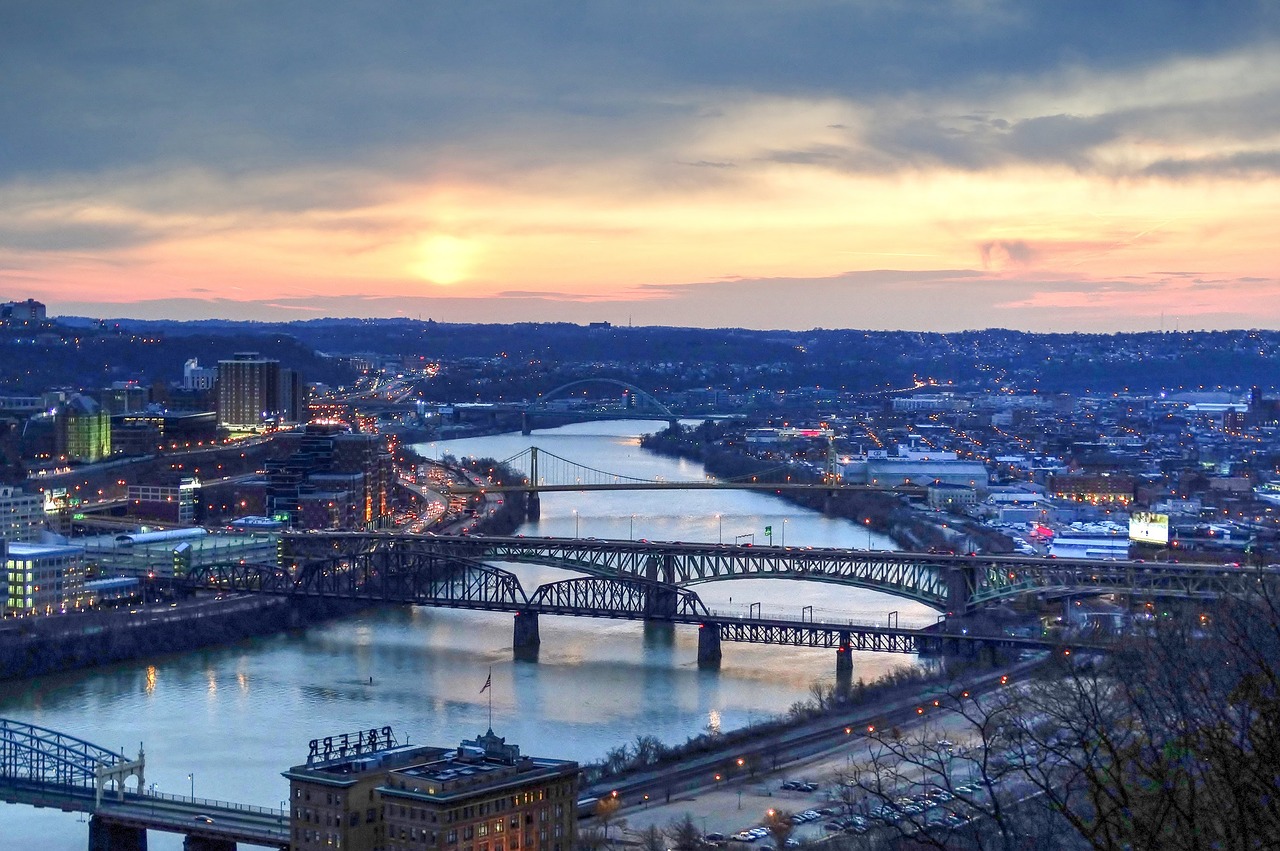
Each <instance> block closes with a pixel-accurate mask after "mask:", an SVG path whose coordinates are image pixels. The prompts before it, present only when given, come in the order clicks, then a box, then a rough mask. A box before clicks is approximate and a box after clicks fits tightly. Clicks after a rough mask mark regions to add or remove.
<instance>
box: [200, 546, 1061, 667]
mask: <svg viewBox="0 0 1280 851" xmlns="http://www.w3.org/2000/svg"><path fill="white" fill-rule="evenodd" d="M299 537H300V539H301V540H304V541H307V542H308V543H312V544H314V539H313V537H312V536H310V535H307V536H299ZM299 537H295V538H294V539H292V540H293V541H294V543H295V544H296V541H297V540H299ZM438 540H440V539H433V538H416V537H415V538H405V537H401V536H367V537H366V536H349V537H343V538H340V539H337V542H339V543H340V544H342V545H343V546H339V548H338V549H336V550H331V549H329V548H328V547H325V546H324V544H322V543H321V544H317V545H316V546H318V547H319V549H321V550H323V551H324V552H323V554H321V555H315V554H313V555H311V556H310V557H306V558H304V559H302V560H300V561H298V562H297V563H296V564H289V565H286V566H275V565H255V564H226V565H208V566H204V567H200V568H196V569H194V570H192V571H191V573H189V574H187V575H186V576H185V577H183V578H182V579H181V580H178V581H179V582H180V584H183V585H186V586H187V587H190V588H197V589H211V590H218V591H230V592H248V593H263V594H279V595H287V596H296V597H322V598H330V599H342V600H356V601H367V602H371V603H373V602H379V603H404V604H413V605H423V606H435V607H443V608H454V609H477V610H483V611H497V612H509V613H512V614H514V615H515V616H516V618H515V626H514V638H513V645H514V647H515V649H516V652H517V654H520V653H521V652H522V651H526V650H529V649H531V648H535V647H537V646H538V645H539V644H540V642H541V638H540V633H539V620H538V618H539V616H540V615H563V616H574V617H594V618H614V619H623V620H644V621H659V622H666V623H672V624H692V625H696V626H698V627H699V628H700V632H699V653H698V659H699V662H700V663H701V664H706V665H715V664H718V663H719V659H720V649H719V648H720V642H721V641H722V640H723V641H742V642H752V643H760V644H789V645H797V646H803V647H828V648H835V649H837V650H839V651H841V652H842V653H845V654H847V653H848V652H849V651H852V650H870V651H878V652H892V653H918V652H922V651H942V650H946V649H951V648H957V647H959V646H960V645H968V646H971V647H973V646H1010V647H1022V648H1039V647H1044V646H1046V645H1048V644H1051V643H1053V642H1049V641H1045V640H1042V639H1035V638H1018V637H1011V636H1002V635H983V634H979V633H976V632H974V633H969V634H955V633H949V632H944V631H937V630H930V629H926V630H921V629H913V628H908V627H898V626H896V625H894V626H889V625H875V624H866V623H855V622H853V621H846V622H832V621H817V620H814V619H813V618H812V614H811V612H812V610H811V609H809V610H807V611H806V612H805V613H802V615H801V617H800V618H797V619H788V618H778V617H764V616H763V614H762V613H759V612H758V611H756V610H753V611H752V613H751V615H749V616H746V617H744V616H741V615H735V614H723V613H718V612H713V611H710V610H709V609H708V608H707V607H706V605H705V604H703V602H702V600H701V599H700V598H699V597H698V595H697V594H696V593H695V592H694V591H692V590H690V589H689V588H686V587H682V586H680V585H677V584H674V583H671V582H664V581H661V580H659V579H654V578H651V577H648V576H643V575H638V574H632V575H626V574H622V575H618V574H614V575H609V576H600V575H598V576H583V577H579V578H574V579H565V580H561V581H558V582H550V583H547V584H545V585H541V586H539V587H538V588H536V589H534V591H533V593H526V592H525V590H524V588H523V587H522V585H521V584H520V580H519V577H517V576H516V575H515V574H513V573H510V572H509V571H506V570H503V569H501V568H499V567H495V566H492V565H489V564H486V563H484V562H483V561H481V560H479V559H477V558H474V557H471V556H467V555H459V554H457V553H453V552H441V551H439V550H436V549H433V548H432V547H431V546H430V544H431V543H433V542H435V541H438ZM450 540H452V539H450ZM459 540H462V541H466V540H468V539H466V538H461V539H459ZM513 540H515V539H513ZM355 541H363V542H364V543H365V544H367V545H368V546H365V547H363V548H362V547H360V546H352V543H353V542H355ZM294 555H295V556H296V555H297V554H296V553H294ZM539 563H553V562H549V561H542V562H539ZM556 563H558V562H556ZM562 566H563V565H562ZM648 572H649V573H653V572H654V571H652V570H650V571H648ZM754 575H758V574H754ZM840 661H841V660H840V658H839V657H838V658H837V663H838V664H837V670H838V671H839V670H840ZM848 667H849V670H850V671H851V670H852V662H851V661H850V662H849V664H848Z"/></svg>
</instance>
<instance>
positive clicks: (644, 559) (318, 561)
mask: <svg viewBox="0 0 1280 851" xmlns="http://www.w3.org/2000/svg"><path fill="white" fill-rule="evenodd" d="M281 556H282V564H283V565H285V567H286V568H287V569H289V570H291V571H298V570H301V569H303V568H306V569H308V570H311V569H315V568H319V569H321V570H323V569H325V568H326V567H331V568H334V569H345V568H344V566H358V567H365V568H368V567H370V566H374V565H392V564H394V565H396V566H397V568H398V569H401V570H410V569H411V568H413V567H414V566H416V565H430V564H434V563H437V562H439V561H440V560H441V559H443V560H446V561H448V560H459V561H462V562H466V563H470V564H486V563H489V562H516V563H526V564H540V565H546V566H550V567H558V568H563V569H566V570H571V571H575V572H578V573H584V574H587V575H590V576H597V577H604V578H610V579H625V578H642V579H647V580H649V581H651V582H661V583H665V584H667V585H673V586H679V587H689V586H694V585H697V584H699V583H703V582H715V581H724V580H733V579H743V578H778V579H789V580H798V581H810V582H827V583H832V584H836V585H845V586H853V587H858V588H868V589H871V590H874V591H881V592H884V593H887V594H891V595H893V596H897V597H903V598H906V599H910V600H915V601H917V602H920V603H923V604H925V605H927V606H931V607H933V608H935V609H937V610H938V611H940V612H944V613H948V614H953V615H962V614H967V613H971V612H973V611H975V610H977V609H979V608H980V607H982V606H985V605H987V604H989V603H994V602H998V601H1001V600H1006V599H1011V598H1014V597H1017V596H1020V595H1024V594H1036V595H1040V596H1042V597H1046V598H1054V597H1062V596H1077V595H1079V596H1086V595H1093V594H1120V595H1128V596H1137V597H1153V598H1161V599H1167V598H1182V599H1215V598H1217V597H1220V596H1224V595H1231V594H1240V593H1243V592H1247V591H1249V590H1252V589H1255V588H1257V587H1259V586H1260V585H1261V584H1262V583H1274V582H1276V580H1277V579H1280V569H1277V568H1275V567H1265V568H1238V567H1224V566H1221V565H1189V564H1165V563H1154V562H1152V563H1148V562H1137V561H1107V560H1096V559H1045V558H1026V557H1022V556H994V555H972V556H962V555H943V554H934V553H912V552H888V551H867V550H850V549H824V548H814V547H764V546H761V547H755V546H736V545H726V544H701V543H680V542H651V541H620V540H594V539H583V538H530V537H523V536H504V537H489V536H483V537H482V536H432V535H404V534H397V533H385V532H371V533H363V532H321V533H314V532H312V533H295V534H289V535H285V536H284V538H283V539H282V544H281Z"/></svg>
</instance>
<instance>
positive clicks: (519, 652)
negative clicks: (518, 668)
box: [511, 612, 542, 662]
mask: <svg viewBox="0 0 1280 851" xmlns="http://www.w3.org/2000/svg"><path fill="white" fill-rule="evenodd" d="M541 645H542V638H541V637H540V636H539V635H538V613H537V612H516V618H515V627H514V630H513V634H512V639H511V648H512V650H513V651H514V655H515V657H516V658H517V659H519V660H521V661H525V662H536V661H538V648H539V647H540V646H541Z"/></svg>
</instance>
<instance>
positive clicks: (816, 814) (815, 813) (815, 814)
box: [800, 810, 822, 821]
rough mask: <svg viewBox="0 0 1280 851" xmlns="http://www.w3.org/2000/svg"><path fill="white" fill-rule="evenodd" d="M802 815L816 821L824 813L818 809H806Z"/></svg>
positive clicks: (806, 818) (808, 819)
mask: <svg viewBox="0 0 1280 851" xmlns="http://www.w3.org/2000/svg"><path fill="white" fill-rule="evenodd" d="M800 815H802V816H804V817H805V820H806V821H816V820H818V819H820V818H822V813H820V812H818V811H817V810H805V811H804V812H802V813H801V814H800Z"/></svg>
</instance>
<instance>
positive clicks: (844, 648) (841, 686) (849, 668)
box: [836, 632, 853, 698]
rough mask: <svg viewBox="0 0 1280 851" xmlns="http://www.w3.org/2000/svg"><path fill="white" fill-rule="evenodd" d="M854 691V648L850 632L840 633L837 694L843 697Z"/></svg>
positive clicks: (837, 654)
mask: <svg viewBox="0 0 1280 851" xmlns="http://www.w3.org/2000/svg"><path fill="white" fill-rule="evenodd" d="M852 691H853V649H852V648H851V647H850V644H849V633H847V632H842V633H840V646H839V647H837V648H836V694H837V695H838V696H839V697H841V698H846V697H848V696H849V694H850V692H852Z"/></svg>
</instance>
